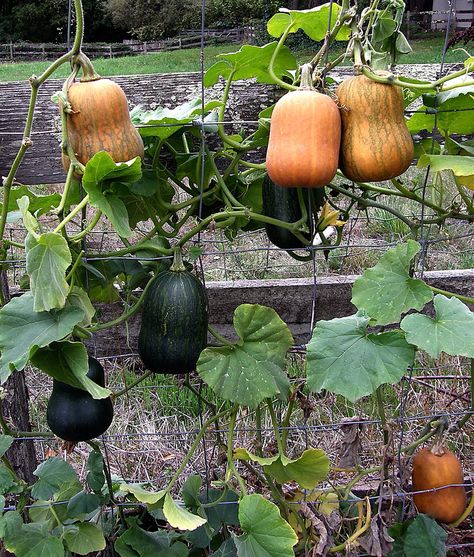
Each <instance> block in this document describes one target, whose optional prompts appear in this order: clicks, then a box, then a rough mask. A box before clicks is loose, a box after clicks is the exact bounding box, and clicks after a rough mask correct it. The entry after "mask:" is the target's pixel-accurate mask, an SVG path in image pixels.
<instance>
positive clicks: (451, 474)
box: [412, 446, 467, 522]
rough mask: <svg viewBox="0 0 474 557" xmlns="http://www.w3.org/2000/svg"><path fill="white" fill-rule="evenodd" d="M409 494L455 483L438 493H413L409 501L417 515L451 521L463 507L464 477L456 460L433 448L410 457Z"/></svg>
mask: <svg viewBox="0 0 474 557" xmlns="http://www.w3.org/2000/svg"><path fill="white" fill-rule="evenodd" d="M412 483H413V491H423V490H426V489H433V488H438V487H443V486H445V485H453V484H458V486H457V487H447V488H445V489H440V490H439V491H432V492H426V493H415V494H414V495H413V502H414V503H415V506H416V508H417V509H418V512H420V513H425V514H428V515H430V516H431V517H433V518H435V519H437V520H440V521H441V522H453V521H454V520H456V519H458V518H459V517H460V516H461V515H462V513H463V512H464V510H465V508H466V502H467V501H466V491H465V490H464V487H462V484H463V483H464V476H463V472H462V468H461V463H460V462H459V459H458V458H457V457H456V456H455V455H454V454H453V453H452V452H451V451H448V449H445V448H442V447H439V446H434V447H433V448H432V449H427V448H424V449H421V450H419V451H418V452H417V453H416V455H415V457H414V458H413V473H412Z"/></svg>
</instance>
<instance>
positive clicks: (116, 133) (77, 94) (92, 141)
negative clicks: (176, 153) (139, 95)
mask: <svg viewBox="0 0 474 557" xmlns="http://www.w3.org/2000/svg"><path fill="white" fill-rule="evenodd" d="M68 101H69V103H70V105H71V109H72V112H70V113H69V114H68V117H67V136H68V142H69V144H70V146H71V147H72V148H73V150H74V153H75V154H76V157H77V160H78V161H79V162H81V163H82V164H84V165H85V164H87V162H88V161H89V159H91V158H92V157H93V156H94V155H95V154H96V153H98V152H99V151H107V153H109V155H110V156H111V157H112V159H113V160H114V161H115V162H124V161H129V160H130V159H133V158H135V157H142V158H143V141H142V138H141V137H140V134H139V133H138V131H137V130H136V128H135V127H134V125H133V124H132V122H131V120H130V114H129V111H128V103H127V97H126V96H125V93H124V92H123V90H122V88H121V87H120V86H119V85H117V83H115V82H113V81H111V80H110V79H102V78H99V79H94V80H90V81H84V82H82V81H76V82H74V83H72V85H71V86H70V87H69V90H68ZM63 166H64V168H65V169H66V170H67V169H68V168H69V157H67V156H65V155H63Z"/></svg>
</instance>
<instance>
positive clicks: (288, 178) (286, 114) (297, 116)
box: [266, 66, 341, 188]
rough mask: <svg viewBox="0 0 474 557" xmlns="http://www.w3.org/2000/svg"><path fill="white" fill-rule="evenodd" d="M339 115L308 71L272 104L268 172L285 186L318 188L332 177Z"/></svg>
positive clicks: (333, 104) (337, 142) (280, 184)
mask: <svg viewBox="0 0 474 557" xmlns="http://www.w3.org/2000/svg"><path fill="white" fill-rule="evenodd" d="M340 140H341V117H340V115H339V110H338V108H337V105H336V103H335V102H334V101H333V100H332V99H331V98H330V97H328V96H327V95H323V94H322V93H318V92H317V91H315V90H314V89H313V87H312V84H311V71H310V69H309V68H307V67H306V66H303V67H302V70H301V86H300V87H299V89H298V90H296V91H291V92H290V93H287V94H286V95H284V96H283V97H282V98H281V99H280V100H279V101H278V102H277V103H276V105H275V108H274V109H273V114H272V120H271V124H270V137H269V140H268V150H267V157H266V163H267V172H268V176H269V177H270V179H271V180H272V181H273V182H274V183H275V184H277V185H278V186H281V187H284V188H297V187H299V188H319V187H323V186H325V185H327V184H329V182H330V181H331V180H332V179H333V178H334V176H335V174H336V171H337V166H338V158H339V145H340Z"/></svg>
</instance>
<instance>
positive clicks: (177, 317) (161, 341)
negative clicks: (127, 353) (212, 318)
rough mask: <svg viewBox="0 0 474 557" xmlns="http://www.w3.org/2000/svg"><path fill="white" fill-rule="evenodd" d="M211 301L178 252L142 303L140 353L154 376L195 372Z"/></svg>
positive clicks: (205, 331)
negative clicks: (167, 269)
mask: <svg viewBox="0 0 474 557" xmlns="http://www.w3.org/2000/svg"><path fill="white" fill-rule="evenodd" d="M207 323H208V302H207V294H206V290H205V288H204V286H203V285H202V283H201V282H200V281H199V279H198V278H197V277H195V276H194V275H193V274H192V273H190V272H189V271H188V270H187V269H186V267H185V265H184V264H183V261H182V259H181V253H180V252H179V251H176V252H175V258H174V261H173V265H172V266H171V267H170V269H169V271H164V272H162V273H160V274H159V275H157V276H156V277H155V278H154V279H153V283H152V284H151V285H150V287H149V289H148V291H147V293H146V294H145V299H144V302H143V314H142V322H141V326H140V334H139V337H138V353H139V355H140V358H141V360H142V362H143V363H144V364H145V366H146V368H147V369H149V370H151V371H153V372H155V373H189V372H191V371H193V370H194V369H196V363H197V360H198V358H199V355H200V353H201V352H202V350H203V349H204V348H205V346H206V342H207Z"/></svg>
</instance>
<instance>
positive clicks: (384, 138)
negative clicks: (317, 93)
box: [336, 75, 414, 182]
mask: <svg viewBox="0 0 474 557" xmlns="http://www.w3.org/2000/svg"><path fill="white" fill-rule="evenodd" d="M336 95H337V98H338V101H339V106H340V112H341V119H342V139H341V152H340V161H339V165H340V168H341V170H342V172H343V173H344V174H345V175H346V176H347V178H349V179H350V180H353V181H355V182H381V181H383V180H389V179H390V178H395V177H396V176H400V174H403V172H405V170H406V169H407V168H408V167H409V166H410V164H411V162H412V160H413V156H414V149H413V140H412V138H411V135H410V132H409V131H408V129H407V126H406V123H405V118H404V115H403V93H402V90H401V89H400V87H396V86H394V85H388V84H385V83H378V82H376V81H373V80H371V79H368V78H367V77H365V76H364V75H357V76H354V77H350V78H349V79H346V80H345V81H343V82H342V83H341V85H339V87H338V88H337V91H336Z"/></svg>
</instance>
